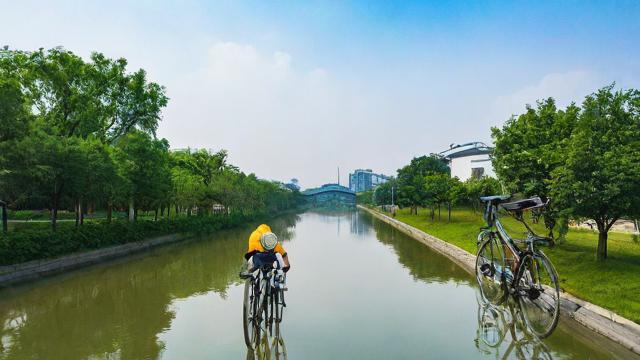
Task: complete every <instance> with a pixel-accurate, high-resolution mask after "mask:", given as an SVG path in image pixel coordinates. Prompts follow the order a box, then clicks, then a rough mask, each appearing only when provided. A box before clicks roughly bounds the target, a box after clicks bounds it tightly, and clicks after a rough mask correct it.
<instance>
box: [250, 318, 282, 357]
mask: <svg viewBox="0 0 640 360" xmlns="http://www.w3.org/2000/svg"><path fill="white" fill-rule="evenodd" d="M263 339H264V340H265V341H263V342H262V343H261V346H260V347H259V348H258V349H256V350H255V351H254V350H251V349H247V360H287V347H286V345H285V343H284V338H283V336H282V332H281V331H280V324H277V325H276V327H275V332H274V335H273V336H272V337H264V338H263Z"/></svg>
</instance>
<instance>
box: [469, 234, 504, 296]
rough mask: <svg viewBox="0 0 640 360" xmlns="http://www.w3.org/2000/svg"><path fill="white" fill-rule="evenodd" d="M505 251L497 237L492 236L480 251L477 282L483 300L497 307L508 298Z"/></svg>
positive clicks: (477, 259)
mask: <svg viewBox="0 0 640 360" xmlns="http://www.w3.org/2000/svg"><path fill="white" fill-rule="evenodd" d="M505 264H506V261H505V256H504V249H503V247H502V244H501V243H500V240H499V239H498V238H497V237H496V236H490V237H489V238H488V239H487V240H486V241H485V242H484V243H483V244H482V245H480V249H479V250H478V255H477V257H476V280H477V281H478V285H479V286H480V294H481V295H482V298H483V300H485V301H487V302H490V303H492V304H495V305H499V304H501V303H502V302H503V301H504V300H505V299H506V297H507V291H506V288H507V287H506V274H505V271H509V270H508V268H507V267H506V266H505Z"/></svg>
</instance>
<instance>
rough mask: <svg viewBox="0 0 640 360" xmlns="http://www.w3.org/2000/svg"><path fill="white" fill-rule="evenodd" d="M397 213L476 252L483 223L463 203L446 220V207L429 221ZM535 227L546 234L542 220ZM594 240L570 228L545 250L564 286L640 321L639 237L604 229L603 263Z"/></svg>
mask: <svg viewBox="0 0 640 360" xmlns="http://www.w3.org/2000/svg"><path fill="white" fill-rule="evenodd" d="M396 218H397V219H398V220H400V221H403V222H405V223H407V224H409V225H412V226H414V227H416V228H418V229H421V230H423V231H425V232H427V233H429V234H431V235H433V236H436V237H438V238H440V239H442V240H445V241H448V242H450V243H452V244H454V245H456V246H459V247H461V248H463V249H465V250H467V251H469V252H471V253H475V252H476V244H475V239H476V236H477V234H478V230H479V228H480V227H481V226H483V225H484V221H483V220H482V215H481V214H479V213H476V214H474V213H473V212H472V211H471V210H467V209H456V210H454V211H453V212H452V219H451V222H450V223H448V222H447V213H446V211H443V212H442V220H441V221H438V220H437V214H436V220H435V221H433V222H432V221H431V219H430V216H429V212H428V211H427V210H423V209H421V211H420V212H419V214H418V215H417V216H416V215H409V210H408V209H403V210H401V211H400V212H399V213H398V214H397V216H396ZM502 221H503V224H504V225H505V227H507V229H508V230H509V231H510V234H511V235H512V236H514V237H521V236H520V235H521V234H524V227H522V225H520V224H519V223H518V222H517V221H515V220H514V219H512V218H507V217H503V218H502ZM534 230H535V231H536V232H538V233H539V234H540V235H544V234H545V232H544V231H543V227H542V225H541V224H537V225H535V226H534ZM597 242H598V234H597V233H596V232H592V231H589V230H578V229H571V230H570V231H569V234H568V235H567V239H566V240H565V241H564V242H562V243H560V244H558V245H557V246H556V247H554V248H553V249H544V252H545V253H546V254H547V255H548V256H549V258H551V261H552V262H553V264H554V266H555V267H556V270H557V272H558V275H559V277H560V286H561V287H562V289H563V290H565V291H567V292H569V293H571V294H573V295H576V296H578V297H580V298H582V299H585V300H587V301H589V302H592V303H594V304H597V305H600V306H602V307H604V308H607V309H610V310H613V311H615V312H616V313H618V314H620V315H622V316H624V317H626V318H627V319H630V320H633V321H635V322H636V323H640V242H639V241H638V239H637V238H634V236H633V235H631V234H623V233H609V245H608V249H609V253H608V254H609V258H608V259H607V261H606V262H604V263H598V262H596V261H595V254H596V246H597Z"/></svg>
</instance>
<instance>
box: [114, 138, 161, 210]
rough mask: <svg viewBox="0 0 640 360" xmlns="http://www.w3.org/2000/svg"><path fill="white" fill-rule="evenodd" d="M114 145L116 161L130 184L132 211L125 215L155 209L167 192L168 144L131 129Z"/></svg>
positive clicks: (130, 206)
mask: <svg viewBox="0 0 640 360" xmlns="http://www.w3.org/2000/svg"><path fill="white" fill-rule="evenodd" d="M118 147H119V148H120V151H119V155H120V159H119V161H120V162H121V163H122V167H123V170H124V175H125V176H126V178H127V179H128V181H129V182H130V184H131V189H130V193H129V201H130V204H129V211H130V212H133V213H130V214H129V218H130V219H132V220H135V219H136V218H137V213H138V210H139V209H142V210H155V209H156V208H157V206H158V205H160V203H161V202H162V201H163V200H164V199H165V198H168V197H169V195H170V193H171V189H172V184H171V172H170V168H169V143H168V141H167V140H165V139H162V140H156V139H153V138H152V137H151V136H150V135H149V134H146V133H144V132H142V131H137V130H134V131H132V132H130V133H129V134H127V135H126V136H124V137H123V138H122V139H120V141H119V142H118Z"/></svg>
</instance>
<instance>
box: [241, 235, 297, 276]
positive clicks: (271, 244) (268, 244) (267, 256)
mask: <svg viewBox="0 0 640 360" xmlns="http://www.w3.org/2000/svg"><path fill="white" fill-rule="evenodd" d="M244 258H245V259H246V260H247V261H248V263H247V267H246V269H248V270H251V271H253V270H254V269H256V268H259V267H261V266H262V265H265V264H273V262H274V261H277V262H278V263H279V264H280V267H282V269H283V270H284V271H285V272H286V271H288V270H289V268H290V265H289V257H288V256H287V252H286V251H285V250H284V248H283V247H282V244H280V241H278V237H277V236H276V234H274V233H273V232H271V228H270V227H269V226H268V225H266V224H262V225H260V226H258V227H257V228H256V229H255V230H254V231H253V232H252V233H251V236H249V248H248V250H247V253H246V254H245V255H244Z"/></svg>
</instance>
